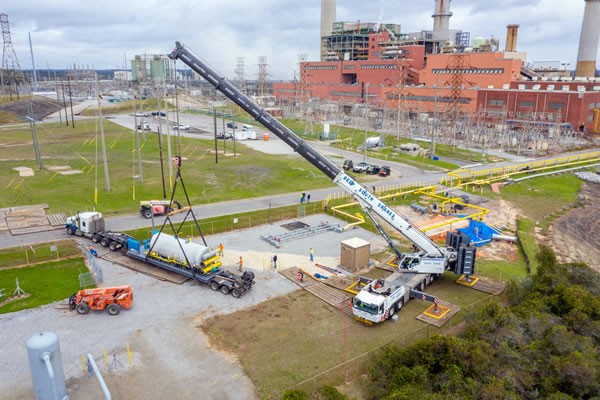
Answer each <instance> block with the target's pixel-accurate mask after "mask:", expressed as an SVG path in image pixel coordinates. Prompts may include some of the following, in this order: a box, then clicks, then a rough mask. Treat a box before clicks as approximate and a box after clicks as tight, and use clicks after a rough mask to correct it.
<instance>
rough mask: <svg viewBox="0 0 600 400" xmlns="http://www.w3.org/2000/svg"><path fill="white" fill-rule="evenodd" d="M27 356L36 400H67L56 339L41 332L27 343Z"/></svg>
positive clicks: (52, 334)
mask: <svg viewBox="0 0 600 400" xmlns="http://www.w3.org/2000/svg"><path fill="white" fill-rule="evenodd" d="M27 356H28V357H29V368H30V370H31V377H32V379H33V389H34V390H35V398H36V399H37V400H42V399H43V400H46V399H48V400H68V399H69V396H68V395H67V387H66V386H65V373H64V371H63V366H62V359H61V355H60V346H59V344H58V337H57V336H56V334H54V333H52V332H42V333H40V334H39V335H35V336H32V337H31V338H29V340H28V341H27Z"/></svg>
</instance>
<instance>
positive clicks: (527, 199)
mask: <svg viewBox="0 0 600 400" xmlns="http://www.w3.org/2000/svg"><path fill="white" fill-rule="evenodd" d="M581 185H582V181H581V179H579V178H577V177H576V176H575V175H573V174H560V175H548V176H541V177H538V178H533V179H528V180H524V181H521V182H517V183H515V184H512V185H509V186H504V187H503V188H502V189H501V192H500V194H496V193H493V192H492V191H491V190H490V189H487V188H486V189H484V195H485V196H488V197H490V198H502V199H505V200H508V201H510V202H511V203H514V204H515V205H517V206H518V207H519V208H520V209H521V210H523V213H524V214H525V216H527V217H528V218H531V219H532V220H534V221H539V220H542V219H544V218H545V217H547V216H548V215H550V214H552V213H553V212H555V211H556V210H558V209H560V208H562V207H565V206H568V205H571V204H573V203H574V202H575V201H576V200H577V193H578V192H579V189H580V188H581Z"/></svg>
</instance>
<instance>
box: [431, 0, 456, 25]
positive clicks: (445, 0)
mask: <svg viewBox="0 0 600 400" xmlns="http://www.w3.org/2000/svg"><path fill="white" fill-rule="evenodd" d="M451 1H452V0H435V9H434V11H433V15H432V17H433V31H434V32H440V31H448V30H449V29H450V17H451V16H452V13H451V12H450V2H451Z"/></svg>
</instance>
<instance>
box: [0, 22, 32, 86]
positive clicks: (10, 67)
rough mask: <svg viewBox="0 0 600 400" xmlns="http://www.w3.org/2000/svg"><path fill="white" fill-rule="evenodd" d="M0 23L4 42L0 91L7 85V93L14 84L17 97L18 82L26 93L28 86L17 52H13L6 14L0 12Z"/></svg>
mask: <svg viewBox="0 0 600 400" xmlns="http://www.w3.org/2000/svg"><path fill="white" fill-rule="evenodd" d="M0 25H1V26H2V40H3V42H4V47H3V50H2V70H1V71H0V84H1V85H2V91H3V92H5V91H6V88H7V87H8V92H9V93H10V86H12V85H13V84H14V85H15V91H16V94H17V97H18V95H19V90H18V89H17V85H18V84H19V83H20V84H21V85H25V88H26V90H27V93H29V86H28V85H27V81H26V80H25V75H24V74H23V71H22V70H21V66H20V65H19V60H17V53H15V49H14V47H13V45H12V40H11V38H10V26H9V25H8V15H7V14H4V13H2V14H0Z"/></svg>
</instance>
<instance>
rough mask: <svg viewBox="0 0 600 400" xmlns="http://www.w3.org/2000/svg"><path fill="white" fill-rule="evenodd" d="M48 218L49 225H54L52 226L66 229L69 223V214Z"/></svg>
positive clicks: (49, 216)
mask: <svg viewBox="0 0 600 400" xmlns="http://www.w3.org/2000/svg"><path fill="white" fill-rule="evenodd" d="M47 217H48V223H50V225H52V226H60V227H64V226H65V225H66V223H67V214H65V213H60V214H50V215H48V216H47Z"/></svg>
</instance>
